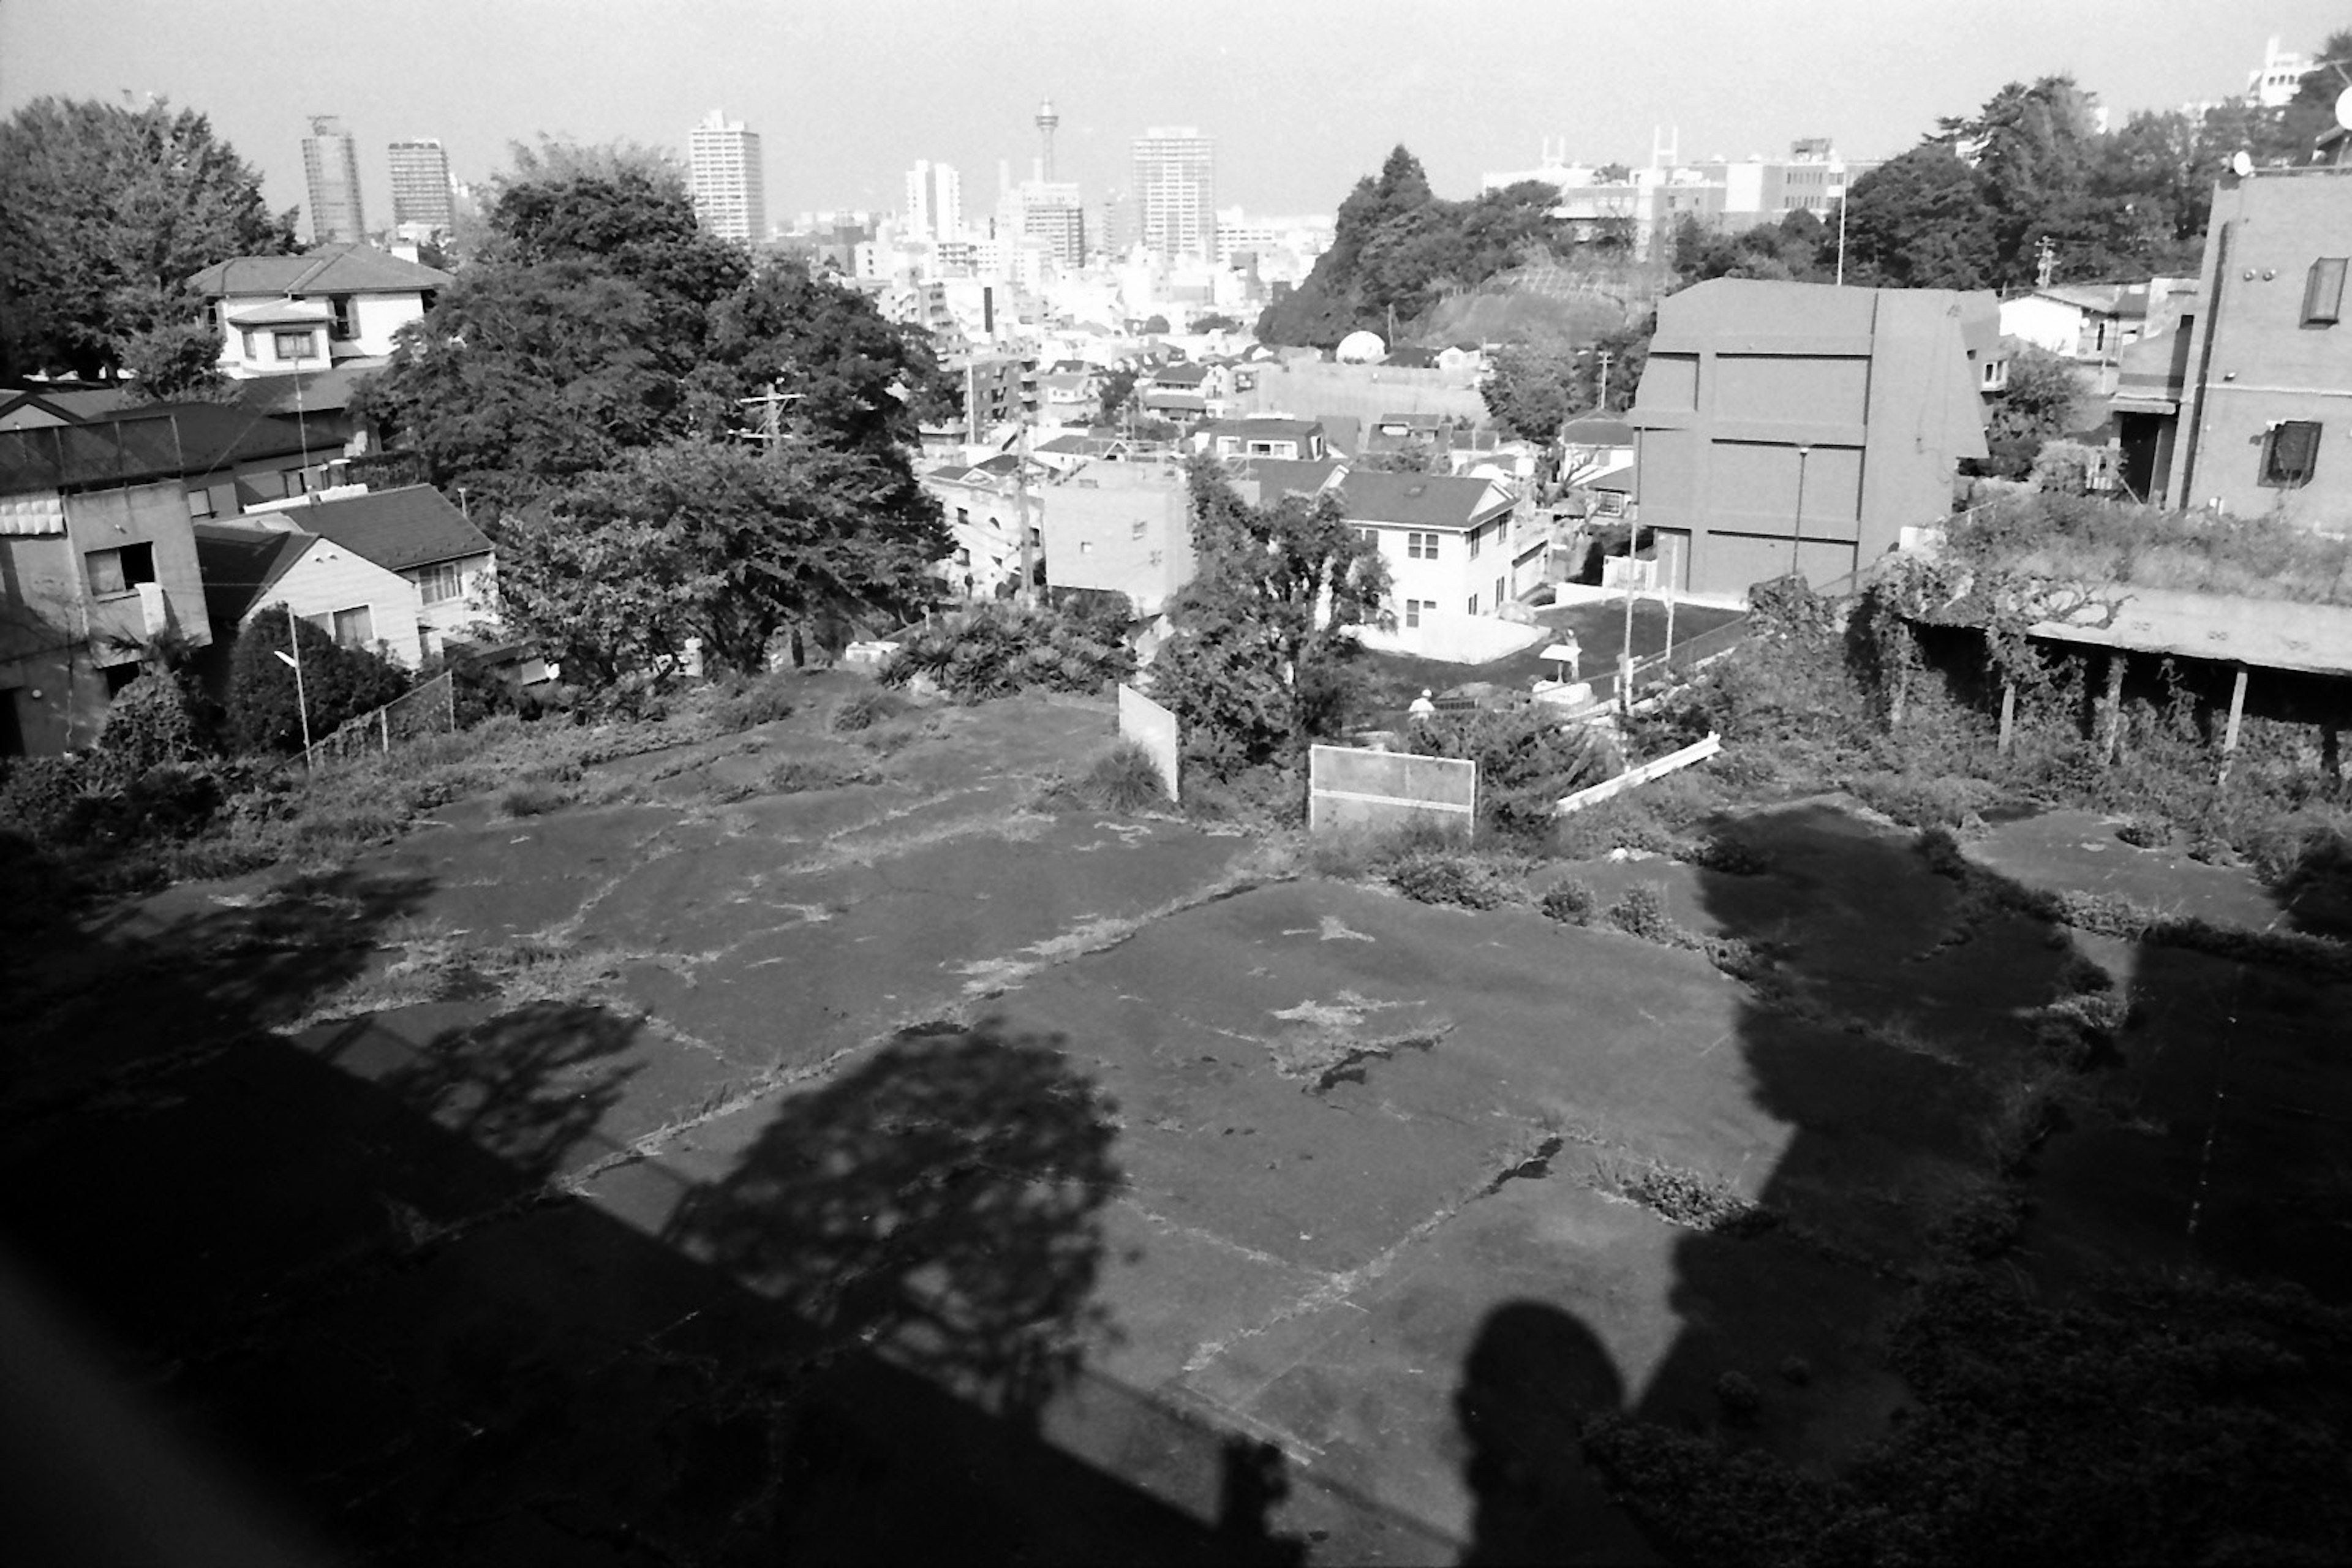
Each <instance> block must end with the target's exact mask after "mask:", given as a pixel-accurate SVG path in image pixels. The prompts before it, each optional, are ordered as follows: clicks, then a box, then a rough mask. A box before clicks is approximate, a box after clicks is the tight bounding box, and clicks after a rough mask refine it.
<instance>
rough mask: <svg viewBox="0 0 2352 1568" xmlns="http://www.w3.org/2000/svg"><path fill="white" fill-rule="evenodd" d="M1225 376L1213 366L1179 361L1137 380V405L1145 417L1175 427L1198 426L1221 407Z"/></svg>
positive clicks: (1156, 368)
mask: <svg viewBox="0 0 2352 1568" xmlns="http://www.w3.org/2000/svg"><path fill="white" fill-rule="evenodd" d="M1224 395H1225V375H1224V373H1223V372H1222V371H1220V370H1219V369H1218V368H1217V367H1215V366H1213V365H1205V364H1192V363H1183V362H1181V361H1180V362H1178V363H1172V364H1163V365H1160V366H1157V367H1155V368H1154V369H1152V370H1151V371H1150V373H1149V374H1147V375H1146V376H1145V377H1143V378H1142V379H1141V380H1139V381H1138V382H1137V384H1136V388H1135V403H1136V406H1137V407H1138V408H1139V409H1141V410H1142V411H1143V412H1144V414H1146V415H1147V416H1150V417H1152V418H1156V419H1166V420H1169V421H1171V422H1172V423H1174V424H1177V425H1183V426H1191V425H1197V424H1199V423H1200V422H1201V421H1202V420H1203V419H1206V418H1208V417H1209V416H1211V415H1212V414H1214V413H1216V412H1217V411H1218V410H1219V409H1221V408H1222V407H1223V399H1224Z"/></svg>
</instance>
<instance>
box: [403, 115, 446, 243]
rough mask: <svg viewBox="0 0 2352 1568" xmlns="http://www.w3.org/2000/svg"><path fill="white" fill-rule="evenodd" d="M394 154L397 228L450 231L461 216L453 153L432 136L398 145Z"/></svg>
mask: <svg viewBox="0 0 2352 1568" xmlns="http://www.w3.org/2000/svg"><path fill="white" fill-rule="evenodd" d="M391 152H392V225H393V226H394V228H398V227H400V226H402V225H404V224H412V223H413V224H419V225H422V226H425V227H426V228H437V229H440V230H442V231H443V232H445V233H446V232H447V230H448V229H449V227H450V226H451V225H452V223H453V222H454V221H455V220H456V216H457V215H456V210H455V202H454V200H453V198H454V196H455V194H456V188H455V187H454V186H453V185H451V184H450V183H449V154H448V153H446V152H444V151H443V150H442V147H441V143H440V142H436V141H433V140H432V139H430V138H429V137H418V138H415V139H412V140H410V141H406V142H394V143H393V144H392V148H391Z"/></svg>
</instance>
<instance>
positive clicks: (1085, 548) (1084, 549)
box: [1078, 539, 1095, 555]
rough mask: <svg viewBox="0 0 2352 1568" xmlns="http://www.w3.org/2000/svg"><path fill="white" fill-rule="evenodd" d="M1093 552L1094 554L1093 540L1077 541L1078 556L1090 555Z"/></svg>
mask: <svg viewBox="0 0 2352 1568" xmlns="http://www.w3.org/2000/svg"><path fill="white" fill-rule="evenodd" d="M1094 552H1095V542H1094V541H1093V540H1091V539H1081V540H1079V541H1078V553H1079V554H1081V555H1092V554H1093V553H1094Z"/></svg>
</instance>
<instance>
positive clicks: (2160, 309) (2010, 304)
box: [2000, 278, 2196, 393]
mask: <svg viewBox="0 0 2352 1568" xmlns="http://www.w3.org/2000/svg"><path fill="white" fill-rule="evenodd" d="M2195 288H2196V279H2191V278H2151V279H2147V281H2146V282H2141V283H2058V284H2051V285H2048V286H2046V287H2043V288H2040V289H2032V290H2029V291H2028V292H2026V293H2023V294H2021V295H2018V296H2017V297H2016V298H2015V299H2011V300H2002V301H2001V302H2000V331H2001V336H2003V337H2004V338H2014V339H2016V340H2017V341H2018V342H2025V343H2032V344H2033V345H2035V346H2036V347H2038V348H2042V349H2045V350H2047V351H2049V352H2050V353H2054V354H2057V355H2059V356H2060V357H2061V358H2063V359H2070V360H2073V361H2074V362H2076V363H2079V364H2084V365H2089V366H2094V367H2095V369H2096V374H2098V376H2099V379H2100V386H2099V390H2100V391H2101V392H2102V393H2105V392H2112V391H2113V390H2114V389H2115V385H2116V367H2117V366H2118V364H2119V363H2120V362H2121V360H2122V357H2123V353H2124V351H2125V350H2126V348H2128V347H2130V346H2131V345H2132V344H2134V343H2136V342H2139V341H2140V340H2141V339H2143V338H2146V337H2149V336H2152V335H2154V334H2156V333H2157V332H2159V331H2164V330H2165V329H2166V327H2167V326H2168V324H2169V322H2170V321H2171V319H2172V317H2173V316H2174V315H2176V314H2177V313H2178V312H2177V310H2173V309H2171V308H2170V305H2169V302H2170V300H2171V298H2172V296H2174V295H2175V294H2181V293H2187V292H2189V291H2191V290H2193V289H2195Z"/></svg>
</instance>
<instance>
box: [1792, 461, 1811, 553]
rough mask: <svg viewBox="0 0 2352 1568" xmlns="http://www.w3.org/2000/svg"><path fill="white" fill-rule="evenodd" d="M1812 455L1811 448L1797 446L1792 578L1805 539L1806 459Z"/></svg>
mask: <svg viewBox="0 0 2352 1568" xmlns="http://www.w3.org/2000/svg"><path fill="white" fill-rule="evenodd" d="M1812 455H1813V449H1812V447H1810V446H1808V445H1807V444H1805V443H1804V442H1799V443H1798V444H1797V517H1796V524H1795V526H1794V527H1792V528H1791V529H1790V531H1789V575H1790V576H1791V577H1794V576H1796V575H1797V552H1798V550H1799V549H1800V548H1801V546H1802V544H1803V542H1804V538H1805V459H1806V458H1810V457H1811V456H1812Z"/></svg>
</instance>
